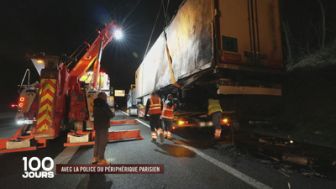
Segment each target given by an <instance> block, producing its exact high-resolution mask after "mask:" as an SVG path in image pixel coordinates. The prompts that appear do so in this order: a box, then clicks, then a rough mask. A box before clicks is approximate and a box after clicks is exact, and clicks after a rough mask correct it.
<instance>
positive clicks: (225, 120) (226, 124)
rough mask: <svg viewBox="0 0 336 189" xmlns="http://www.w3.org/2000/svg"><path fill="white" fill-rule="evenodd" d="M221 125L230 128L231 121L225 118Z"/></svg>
mask: <svg viewBox="0 0 336 189" xmlns="http://www.w3.org/2000/svg"><path fill="white" fill-rule="evenodd" d="M221 124H222V125H225V126H230V119H229V118H223V119H222V120H221Z"/></svg>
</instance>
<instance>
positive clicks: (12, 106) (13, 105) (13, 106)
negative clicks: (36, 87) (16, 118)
mask: <svg viewBox="0 0 336 189" xmlns="http://www.w3.org/2000/svg"><path fill="white" fill-rule="evenodd" d="M10 107H11V108H16V107H18V105H17V104H11V105H10Z"/></svg>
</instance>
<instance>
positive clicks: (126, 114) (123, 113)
mask: <svg viewBox="0 0 336 189" xmlns="http://www.w3.org/2000/svg"><path fill="white" fill-rule="evenodd" d="M121 113H123V114H125V115H126V116H129V115H128V113H126V112H124V111H121Z"/></svg>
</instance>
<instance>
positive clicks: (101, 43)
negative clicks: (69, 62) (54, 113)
mask: <svg viewBox="0 0 336 189" xmlns="http://www.w3.org/2000/svg"><path fill="white" fill-rule="evenodd" d="M115 28H116V24H115V23H114V22H110V23H109V24H107V25H106V26H105V27H104V29H103V30H102V31H100V32H99V35H98V37H97V38H96V39H95V41H94V42H93V43H92V44H91V45H90V46H89V49H88V50H87V51H86V53H85V54H84V55H83V56H82V58H81V59H80V60H79V61H78V62H77V64H76V66H75V67H74V68H73V69H72V70H71V71H70V73H69V87H70V88H71V87H72V86H74V85H75V84H76V83H77V81H78V78H79V77H80V76H82V75H83V74H84V73H85V72H86V71H87V70H88V69H89V68H90V66H91V65H92V64H93V63H94V62H96V64H100V60H98V59H99V58H100V57H99V56H100V54H101V51H102V50H103V49H104V48H105V47H106V45H107V44H108V43H110V42H111V41H112V38H113V30H114V29H115ZM99 67H100V66H99V65H95V72H98V73H99V70H97V68H99Z"/></svg>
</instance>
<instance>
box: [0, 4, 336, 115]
mask: <svg viewBox="0 0 336 189" xmlns="http://www.w3.org/2000/svg"><path fill="white" fill-rule="evenodd" d="M167 1H168V0H165V2H167ZM182 1H183V0H170V4H169V17H171V16H172V15H174V14H175V12H176V10H177V8H178V6H179V4H180V3H181V2H182ZM316 2H317V0H281V3H282V8H281V14H282V17H283V20H284V21H286V22H287V23H288V24H289V26H290V29H291V32H292V36H291V40H292V42H293V44H294V49H298V50H297V51H299V50H300V48H301V47H302V46H304V45H306V44H305V43H306V41H307V39H311V40H312V42H311V43H310V44H311V47H310V48H311V49H312V51H313V50H314V49H316V48H317V47H316V46H317V45H316V44H317V42H316V41H315V42H314V40H317V39H315V38H316V36H318V35H319V32H320V31H319V28H318V25H319V23H320V21H321V19H320V14H319V9H318V4H317V3H316ZM322 2H323V3H324V4H325V7H326V12H327V25H328V28H327V40H328V42H330V43H331V42H332V41H333V40H334V39H335V35H334V34H335V33H336V27H335V24H334V23H336V19H335V10H336V9H335V8H336V7H335V6H334V4H335V3H333V2H334V0H322ZM160 6H161V1H160V0H57V1H56V0H54V1H51V0H48V1H46V0H10V1H7V0H6V1H2V5H1V11H0V23H1V30H0V57H1V58H0V64H1V74H0V87H1V97H2V98H0V111H3V110H5V109H6V108H7V107H8V106H9V104H10V103H13V102H15V100H16V98H17V94H16V90H17V87H16V86H17V85H18V84H19V83H20V81H21V78H22V76H23V73H24V71H25V69H26V68H31V70H32V71H33V73H34V74H35V75H36V73H35V70H34V68H33V65H32V63H31V62H30V61H29V60H28V59H27V58H26V57H27V55H28V54H34V53H38V52H45V53H47V54H51V55H62V54H67V55H70V54H71V53H72V52H73V51H74V50H75V49H76V48H77V47H78V46H80V45H81V44H83V42H84V41H92V40H93V39H94V38H95V36H96V34H97V33H96V30H97V29H99V28H101V27H102V26H103V25H104V23H107V22H108V21H111V20H115V21H116V22H118V23H121V24H122V27H123V28H124V29H125V33H126V34H125V35H126V36H125V37H126V39H125V41H123V42H120V43H117V42H116V41H114V42H112V43H110V44H109V45H108V46H107V48H105V50H104V52H103V59H102V69H103V70H104V71H106V72H107V73H109V75H110V77H111V81H112V85H113V86H114V87H115V88H116V89H127V88H128V86H129V85H130V84H131V83H133V82H134V72H135V70H136V68H137V67H138V66H139V64H140V62H141V61H142V58H143V55H144V52H145V49H146V46H147V43H148V40H149V36H150V32H151V29H152V27H153V24H154V20H155V17H156V14H157V12H158V10H159V8H160ZM132 10H134V12H132V13H131V14H129V13H130V11H132ZM126 15H129V16H128V17H127V19H126V20H125V19H124V18H125V16H126ZM163 26H164V17H163V15H162V14H161V16H160V19H159V20H158V23H157V26H156V30H155V32H154V35H153V39H152V43H153V42H154V41H155V39H156V38H157V36H158V35H159V34H160V33H161V31H162V28H163ZM314 28H315V29H314ZM297 54H298V53H297Z"/></svg>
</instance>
